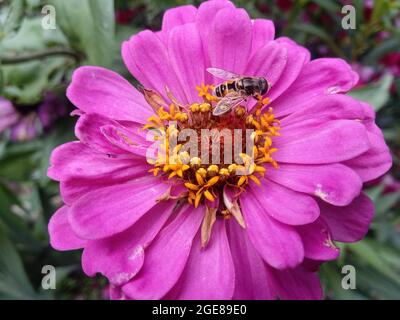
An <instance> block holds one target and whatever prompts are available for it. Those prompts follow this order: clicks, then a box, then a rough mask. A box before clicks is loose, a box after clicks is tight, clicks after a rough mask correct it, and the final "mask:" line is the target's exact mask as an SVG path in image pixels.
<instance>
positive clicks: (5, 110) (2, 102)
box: [0, 97, 21, 133]
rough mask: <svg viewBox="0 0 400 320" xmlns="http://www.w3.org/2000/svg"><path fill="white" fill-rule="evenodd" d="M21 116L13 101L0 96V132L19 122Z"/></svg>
mask: <svg viewBox="0 0 400 320" xmlns="http://www.w3.org/2000/svg"><path fill="white" fill-rule="evenodd" d="M20 117H21V116H20V114H19V113H18V112H17V110H16V109H15V108H14V106H13V105H12V103H11V101H9V100H6V99H4V98H3V97H0V133H1V132H3V131H4V130H6V129H8V128H10V127H11V126H12V125H14V124H15V123H17V122H18V120H19V119H20Z"/></svg>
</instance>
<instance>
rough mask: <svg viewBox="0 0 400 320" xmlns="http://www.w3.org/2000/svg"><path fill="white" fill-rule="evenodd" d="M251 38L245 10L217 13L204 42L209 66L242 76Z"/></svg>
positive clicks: (250, 26)
mask: <svg viewBox="0 0 400 320" xmlns="http://www.w3.org/2000/svg"><path fill="white" fill-rule="evenodd" d="M251 38H252V25H251V21H250V18H249V16H248V14H247V12H246V11H245V10H243V9H231V8H226V9H222V10H220V11H218V13H217V14H216V17H215V19H214V22H213V24H212V27H211V32H210V34H209V38H208V40H207V42H205V43H206V44H207V46H206V49H207V52H208V55H209V57H210V64H211V66H212V67H216V68H221V69H224V70H227V71H230V72H234V73H238V74H243V73H244V71H245V68H246V65H247V61H248V58H249V56H250V52H251V40H252V39H251ZM221 44H223V45H221ZM218 81H219V82H220V81H221V80H220V79H219V80H218Z"/></svg>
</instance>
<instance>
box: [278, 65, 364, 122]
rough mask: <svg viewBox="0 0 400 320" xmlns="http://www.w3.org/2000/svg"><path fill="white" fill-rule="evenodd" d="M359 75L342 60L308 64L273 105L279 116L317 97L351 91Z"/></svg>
mask: <svg viewBox="0 0 400 320" xmlns="http://www.w3.org/2000/svg"><path fill="white" fill-rule="evenodd" d="M357 82H358V75H357V73H356V72H354V71H352V70H351V68H350V66H349V65H348V64H347V63H346V62H345V61H344V60H341V59H333V58H321V59H316V60H313V61H311V62H310V63H308V64H306V65H305V66H304V68H303V70H302V72H301V74H300V75H299V76H298V77H297V79H296V81H295V82H293V84H292V85H291V86H290V87H289V88H288V89H287V90H286V92H285V93H284V94H282V95H281V96H280V97H279V99H276V100H275V101H274V103H273V107H274V110H275V111H276V115H277V116H283V115H287V114H289V113H292V112H293V111H295V110H297V109H298V108H302V106H304V105H306V104H307V103H308V101H309V100H310V99H311V98H313V97H315V96H317V95H324V94H332V93H339V92H347V91H349V90H350V89H351V88H352V87H353V86H354V85H356V83H357Z"/></svg>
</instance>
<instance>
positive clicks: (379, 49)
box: [363, 37, 400, 65]
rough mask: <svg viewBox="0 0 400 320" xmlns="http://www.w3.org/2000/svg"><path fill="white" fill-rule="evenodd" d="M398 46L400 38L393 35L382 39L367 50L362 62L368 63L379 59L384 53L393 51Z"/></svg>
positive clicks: (399, 45)
mask: <svg viewBox="0 0 400 320" xmlns="http://www.w3.org/2000/svg"><path fill="white" fill-rule="evenodd" d="M399 47H400V38H399V37H393V38H389V39H386V40H384V41H382V43H380V44H378V45H377V46H376V47H375V48H373V49H372V50H371V51H369V52H368V53H367V54H366V55H365V57H364V59H363V64H366V65H370V64H374V63H376V62H377V61H379V60H380V59H381V58H382V57H383V56H384V55H385V54H387V53H389V52H393V51H395V50H397V48H399Z"/></svg>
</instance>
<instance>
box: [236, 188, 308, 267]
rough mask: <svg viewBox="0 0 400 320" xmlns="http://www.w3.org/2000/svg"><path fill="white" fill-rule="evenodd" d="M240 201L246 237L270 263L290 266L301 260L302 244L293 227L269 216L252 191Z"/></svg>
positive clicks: (302, 255) (274, 265) (302, 254)
mask: <svg viewBox="0 0 400 320" xmlns="http://www.w3.org/2000/svg"><path fill="white" fill-rule="evenodd" d="M240 204H241V207H242V211H243V214H244V217H245V221H246V226H247V228H246V229H247V232H248V235H249V238H250V240H251V242H252V243H253V245H254V247H255V248H256V250H257V251H258V253H259V254H260V255H261V257H262V258H263V259H264V260H265V261H266V262H267V263H268V264H269V265H271V266H272V267H274V268H277V269H284V268H293V267H295V266H297V265H298V264H299V263H301V262H302V261H303V257H304V249H303V244H302V242H301V238H300V236H299V234H298V233H297V231H296V230H295V229H294V228H293V227H292V226H289V225H286V224H283V223H281V222H279V221H276V220H275V219H273V218H271V217H270V216H269V215H268V214H267V213H266V212H265V211H264V210H263V209H264V208H263V207H262V206H261V205H260V203H258V201H257V199H256V197H255V196H254V192H253V191H251V192H246V193H245V194H243V195H241V197H240Z"/></svg>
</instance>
